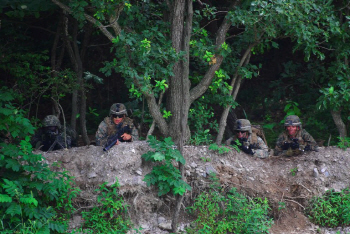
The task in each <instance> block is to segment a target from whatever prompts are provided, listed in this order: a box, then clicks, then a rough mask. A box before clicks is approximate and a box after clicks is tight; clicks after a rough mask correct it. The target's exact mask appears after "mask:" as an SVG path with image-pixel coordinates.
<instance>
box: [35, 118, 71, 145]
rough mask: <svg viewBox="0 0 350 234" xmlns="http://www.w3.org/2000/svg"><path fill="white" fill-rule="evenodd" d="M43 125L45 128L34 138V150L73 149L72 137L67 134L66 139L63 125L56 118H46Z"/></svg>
mask: <svg viewBox="0 0 350 234" xmlns="http://www.w3.org/2000/svg"><path fill="white" fill-rule="evenodd" d="M42 124H43V127H42V128H40V129H39V130H38V131H37V132H36V133H35V135H34V137H33V138H32V141H31V144H32V146H33V148H35V149H40V150H42V151H51V150H58V149H64V148H71V147H72V137H71V136H69V135H67V134H66V137H65V134H64V133H63V132H61V123H60V121H59V119H58V118H57V117H56V116H54V115H48V116H46V117H45V118H44V120H43V123H42ZM73 144H74V143H73Z"/></svg>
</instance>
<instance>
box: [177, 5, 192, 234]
mask: <svg viewBox="0 0 350 234" xmlns="http://www.w3.org/2000/svg"><path fill="white" fill-rule="evenodd" d="M177 7H179V8H184V9H183V11H184V12H183V14H184V13H185V11H186V9H187V14H186V13H185V14H186V15H185V16H186V17H184V21H183V24H182V25H181V26H182V28H183V34H182V38H181V45H180V46H181V49H182V50H183V51H185V52H186V56H185V60H180V61H179V62H178V67H176V72H177V73H174V74H175V75H176V74H177V75H179V77H180V78H181V81H180V83H179V85H180V92H181V93H182V95H181V96H182V104H181V105H180V106H179V107H180V113H179V114H180V115H179V116H180V119H179V120H180V125H179V126H180V138H179V139H178V149H179V151H180V153H181V155H183V146H184V143H185V142H186V141H187V140H188V139H189V138H190V131H189V128H188V124H187V123H188V110H189V108H190V93H189V89H190V81H189V79H188V77H189V59H190V56H189V42H190V40H191V32H192V18H193V5H192V0H186V1H185V3H183V5H182V4H181V5H178V6H177ZM177 12H181V11H177ZM174 17H176V15H175V16H174ZM176 39H180V38H176ZM176 45H178V44H177V43H176ZM178 68H180V70H177V69H178ZM172 130H173V129H172ZM178 163H179V170H180V173H181V178H182V180H184V179H185V177H184V165H183V164H182V163H180V162H178ZM183 197H184V196H183V195H178V196H177V199H176V207H175V211H174V215H173V220H172V231H173V232H175V233H176V232H177V223H178V217H179V213H180V209H181V204H182V201H183Z"/></svg>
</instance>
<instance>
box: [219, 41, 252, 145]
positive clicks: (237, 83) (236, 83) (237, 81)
mask: <svg viewBox="0 0 350 234" xmlns="http://www.w3.org/2000/svg"><path fill="white" fill-rule="evenodd" d="M253 46H254V45H252V44H251V45H249V46H248V48H247V49H246V51H245V53H244V55H243V57H242V59H241V61H240V63H239V64H238V66H237V68H236V72H235V75H234V77H233V78H232V81H231V87H232V90H231V91H230V95H232V100H233V101H235V100H236V97H237V94H238V91H239V89H240V87H241V81H242V77H241V76H239V75H238V71H239V69H240V68H241V67H242V66H246V65H247V64H248V63H249V61H250V54H251V49H252V48H253ZM230 109H231V105H228V106H227V107H226V108H225V109H224V111H223V112H222V115H221V118H220V124H219V126H220V127H219V132H218V135H217V137H216V144H217V145H221V143H222V138H223V136H224V132H225V128H226V120H227V116H228V113H229V112H230Z"/></svg>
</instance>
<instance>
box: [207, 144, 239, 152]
mask: <svg viewBox="0 0 350 234" xmlns="http://www.w3.org/2000/svg"><path fill="white" fill-rule="evenodd" d="M232 147H233V148H235V149H236V150H237V151H238V152H239V151H240V149H239V148H238V147H237V145H233V146H232ZM209 149H210V150H213V151H217V152H218V154H225V153H228V152H230V151H231V150H230V149H229V148H227V147H226V146H218V145H217V144H211V145H209Z"/></svg>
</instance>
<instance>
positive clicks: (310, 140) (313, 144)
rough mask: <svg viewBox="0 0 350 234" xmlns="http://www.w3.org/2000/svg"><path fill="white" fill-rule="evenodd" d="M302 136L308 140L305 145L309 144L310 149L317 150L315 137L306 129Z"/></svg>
mask: <svg viewBox="0 0 350 234" xmlns="http://www.w3.org/2000/svg"><path fill="white" fill-rule="evenodd" d="M302 138H303V140H304V141H305V142H306V146H305V147H307V146H309V150H315V151H317V149H318V145H317V143H316V141H315V139H314V138H313V137H312V136H311V135H310V133H308V132H307V131H306V130H305V129H303V134H302Z"/></svg>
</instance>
